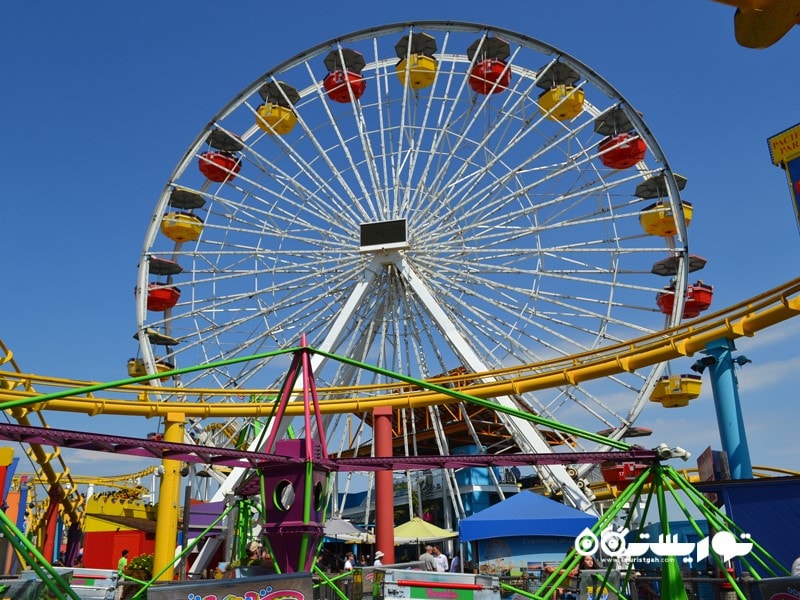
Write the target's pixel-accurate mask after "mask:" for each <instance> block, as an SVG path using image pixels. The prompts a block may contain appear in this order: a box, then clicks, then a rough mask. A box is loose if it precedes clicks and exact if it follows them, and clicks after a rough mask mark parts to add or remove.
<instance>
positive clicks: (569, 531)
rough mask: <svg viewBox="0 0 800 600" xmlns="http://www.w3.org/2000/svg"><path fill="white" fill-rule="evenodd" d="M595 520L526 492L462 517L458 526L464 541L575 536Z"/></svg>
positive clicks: (595, 519) (590, 516)
mask: <svg viewBox="0 0 800 600" xmlns="http://www.w3.org/2000/svg"><path fill="white" fill-rule="evenodd" d="M596 522H597V517H596V516H593V515H588V514H586V513H584V512H581V511H579V510H577V509H575V508H571V507H569V506H565V505H563V504H560V503H559V502H556V501H555V500H550V499H549V498H545V497H544V496H541V495H539V494H536V493H534V492H528V491H523V492H520V493H518V494H514V495H513V496H511V497H510V498H507V499H506V500H503V501H502V502H499V503H498V504H495V505H493V506H490V507H489V508H486V509H484V510H482V511H480V512H479V513H475V514H474V515H471V516H469V517H466V518H464V519H461V521H460V523H459V526H458V528H459V535H460V538H461V541H462V542H471V541H473V540H485V539H493V538H505V537H514V536H556V537H570V538H575V537H576V536H577V535H578V534H579V533H580V532H581V531H583V530H584V528H586V527H591V526H592V525H594V524H595V523H596Z"/></svg>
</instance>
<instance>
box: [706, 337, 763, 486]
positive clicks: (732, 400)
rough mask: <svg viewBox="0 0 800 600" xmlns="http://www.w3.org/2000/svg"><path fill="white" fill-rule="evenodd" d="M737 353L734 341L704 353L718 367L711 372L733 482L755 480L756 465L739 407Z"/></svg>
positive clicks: (710, 346) (715, 344)
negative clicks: (734, 354)
mask: <svg viewBox="0 0 800 600" xmlns="http://www.w3.org/2000/svg"><path fill="white" fill-rule="evenodd" d="M733 350H736V346H734V344H733V340H728V339H725V338H722V339H718V340H714V341H713V342H709V344H708V345H707V346H706V349H705V350H704V351H703V352H704V353H705V354H707V355H709V356H712V357H713V358H714V359H715V362H714V364H710V365H708V371H709V374H710V376H711V389H712V391H713V393H714V407H715V408H716V411H717V425H718V427H719V437H720V440H721V442H722V449H723V450H724V451H725V452H726V453H727V455H728V465H729V466H730V469H731V479H752V477H753V465H752V464H751V462H750V450H749V448H748V447H747V435H746V434H745V430H744V418H743V417H742V408H741V405H740V404H739V383H738V381H737V380H736V373H735V372H734V361H733V357H732V356H731V352H732V351H733Z"/></svg>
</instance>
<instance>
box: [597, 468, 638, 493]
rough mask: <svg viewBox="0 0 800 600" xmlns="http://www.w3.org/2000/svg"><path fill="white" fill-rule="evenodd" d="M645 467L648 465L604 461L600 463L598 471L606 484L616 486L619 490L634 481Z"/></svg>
mask: <svg viewBox="0 0 800 600" xmlns="http://www.w3.org/2000/svg"><path fill="white" fill-rule="evenodd" d="M647 467H648V465H644V464H639V463H634V462H623V463H616V462H605V463H602V464H601V465H600V472H601V473H602V474H603V480H604V481H605V482H606V483H607V484H609V485H613V486H616V488H617V491H620V492H621V491H622V490H624V489H625V488H627V487H628V486H629V485H630V484H631V483H633V482H634V481H636V478H637V477H639V475H641V474H642V472H643V471H644V470H645V469H647Z"/></svg>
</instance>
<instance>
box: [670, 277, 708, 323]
mask: <svg viewBox="0 0 800 600" xmlns="http://www.w3.org/2000/svg"><path fill="white" fill-rule="evenodd" d="M664 290H665V291H663V292H659V293H658V295H657V296H656V304H658V308H660V309H661V312H662V313H664V314H665V315H670V314H672V307H673V306H675V293H674V288H673V286H667V287H665V288H664ZM713 296H714V286H713V285H707V284H705V283H703V282H702V281H698V282H696V283H694V284H691V285H689V286H688V287H687V289H686V302H685V303H684V305H683V318H684V319H691V318H694V317H696V316H698V315H699V314H700V313H701V312H703V311H704V310H706V309H708V307H709V306H711V299H712V298H713Z"/></svg>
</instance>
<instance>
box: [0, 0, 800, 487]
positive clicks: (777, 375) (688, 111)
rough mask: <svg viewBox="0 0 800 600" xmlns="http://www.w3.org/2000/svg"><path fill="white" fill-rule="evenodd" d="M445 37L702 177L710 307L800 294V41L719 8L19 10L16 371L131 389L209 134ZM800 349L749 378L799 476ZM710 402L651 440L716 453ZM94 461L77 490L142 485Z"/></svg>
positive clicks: (777, 352) (8, 43) (775, 449)
mask: <svg viewBox="0 0 800 600" xmlns="http://www.w3.org/2000/svg"><path fill="white" fill-rule="evenodd" d="M434 19H436V20H455V21H468V22H476V23H484V24H487V25H494V26H497V27H502V28H507V29H512V30H515V31H518V32H520V33H523V34H526V35H528V36H531V37H534V38H537V39H540V40H542V41H544V42H547V43H549V44H551V45H554V46H556V47H558V48H561V49H563V50H564V51H565V52H567V53H569V54H571V55H572V56H574V57H576V58H577V59H579V60H581V61H582V62H584V63H585V64H587V65H588V66H590V67H591V68H593V69H594V70H596V71H597V72H598V73H599V74H601V75H602V76H603V77H605V79H607V80H608V81H609V82H611V83H612V84H613V85H614V86H615V87H616V88H617V89H618V90H620V92H621V93H622V94H623V95H624V96H625V97H626V98H628V100H630V102H631V103H632V104H633V105H634V106H635V107H636V108H637V109H638V110H639V111H640V112H641V113H643V115H644V119H645V121H646V122H647V124H648V125H649V126H650V128H651V130H652V131H653V133H654V134H655V136H656V138H657V139H658V141H659V143H660V145H661V147H662V148H663V149H664V151H665V153H666V155H667V157H668V159H669V162H670V164H671V166H672V168H673V169H674V170H675V171H676V172H678V173H680V174H682V175H684V176H686V177H687V178H688V185H687V186H686V189H685V191H684V193H683V196H684V198H685V199H686V200H689V201H691V202H692V203H693V205H694V207H695V215H694V219H693V221H692V223H691V226H690V228H689V233H690V247H691V251H692V252H693V253H696V254H700V255H702V256H704V257H705V258H706V259H707V260H708V265H707V267H706V268H705V270H704V271H703V273H702V277H703V279H704V281H706V282H707V283H711V284H713V285H714V288H715V296H714V306H713V308H722V307H724V306H728V305H730V304H733V303H736V302H739V301H742V300H744V299H746V298H749V297H751V296H754V295H756V294H758V293H760V292H763V291H766V290H767V289H770V288H773V287H775V286H777V285H779V284H781V283H783V282H785V281H788V280H789V279H792V278H794V277H796V276H797V274H798V269H797V267H796V263H795V257H796V256H797V253H798V243H799V242H800V240H798V228H797V223H796V220H795V216H794V213H793V211H792V208H791V204H790V199H789V191H788V187H787V184H786V180H785V177H784V175H783V172H782V171H781V170H780V169H778V168H776V167H774V166H772V165H771V163H770V159H769V155H768V152H767V144H766V139H767V137H769V136H771V135H773V134H775V133H777V132H779V131H781V130H783V129H785V128H787V127H790V126H792V125H794V124H796V123H798V122H800V110H798V108H797V106H798V102H797V99H798V96H800V82H799V80H798V78H797V77H796V76H794V75H793V73H794V71H795V63H796V61H797V56H798V48H800V29H798V28H795V29H794V30H793V31H791V32H790V33H789V34H788V35H787V36H786V37H785V38H784V39H783V40H781V41H780V42H779V43H778V44H776V45H775V46H773V47H772V48H769V49H766V50H760V51H754V50H748V49H745V48H741V47H739V46H738V45H737V44H736V42H735V39H734V34H733V9H731V8H730V7H728V6H725V5H722V4H717V3H715V2H712V1H710V0H673V1H671V2H660V3H656V2H642V1H641V0H619V1H608V2H597V1H596V0H576V1H574V2H570V3H544V2H535V3H534V2H505V3H497V4H493V3H487V2H475V1H473V0H462V1H460V2H455V1H453V2H449V1H448V2H445V1H436V0H430V1H428V2H424V3H407V2H393V3H388V2H374V3H369V2H358V3H355V2H340V3H336V2H324V3H323V2H318V1H316V0H311V1H306V2H303V3H298V4H292V3H282V4H275V3H265V2H256V1H252V0H240V1H237V2H228V3H221V2H208V1H206V0H192V1H191V2H188V1H178V0H176V1H172V2H158V3H156V2H151V1H145V2H138V3H108V2H99V1H97V0H89V1H85V2H80V3H60V2H54V1H44V2H35V3H27V2H4V3H1V4H0V22H2V23H3V24H4V27H3V35H2V36H0V56H2V59H0V69H1V71H0V72H1V73H2V82H3V83H2V89H3V91H2V93H1V94H0V108H1V109H2V111H1V113H2V115H3V117H4V125H3V129H2V131H3V134H4V139H5V142H4V143H2V144H0V172H2V174H3V178H2V180H3V181H2V186H1V187H0V197H2V206H3V213H2V221H0V222H2V235H1V236H0V244H1V246H0V247H1V248H2V252H3V256H4V258H5V260H4V261H3V267H4V268H3V277H2V290H3V293H2V295H0V339H2V340H3V341H4V342H5V343H6V345H8V346H9V347H10V348H11V349H12V350H13V351H14V353H15V357H16V360H17V361H18V363H19V364H20V366H21V368H22V369H23V370H25V371H29V372H34V373H39V374H46V375H53V376H60V377H68V378H76V379H91V380H98V381H109V380H116V379H120V378H123V377H125V376H126V369H125V365H126V361H127V359H128V358H129V357H130V356H133V355H134V354H135V352H136V346H135V342H134V341H133V340H132V339H131V334H132V333H133V331H134V330H135V325H136V322H135V313H134V298H133V287H134V285H135V278H136V269H137V262H138V256H139V253H140V252H141V248H142V243H143V236H144V233H145V229H146V227H147V224H148V221H149V219H150V217H151V215H152V213H153V209H154V205H155V202H156V200H157V199H158V196H159V194H160V192H161V190H162V188H163V186H164V184H165V183H166V181H167V179H168V178H169V176H170V173H171V172H172V170H173V168H174V167H175V165H176V163H177V162H178V160H179V159H180V158H181V157H182V155H183V153H184V152H185V150H186V148H187V147H188V146H189V144H190V143H191V142H192V141H193V140H194V139H195V137H196V136H197V135H198V133H199V132H200V131H201V129H202V128H203V127H204V125H205V124H206V123H207V121H208V120H209V119H210V118H211V116H213V115H214V114H215V113H216V112H217V111H218V110H219V109H220V108H221V107H222V106H223V105H224V104H225V103H227V102H228V101H229V100H230V99H231V98H232V97H233V96H234V95H235V94H236V93H238V92H239V91H240V90H241V89H242V88H244V87H245V86H246V85H247V84H249V83H250V82H251V81H253V80H254V79H256V78H257V77H258V76H259V75H261V74H262V73H264V72H265V71H267V70H268V69H269V68H271V67H273V66H275V65H277V64H278V63H279V62H281V61H283V60H285V59H286V58H288V57H290V56H293V55H295V54H297V53H298V52H300V51H302V50H304V49H306V48H308V47H310V46H313V45H316V44H318V43H321V42H323V41H326V40H328V39H331V38H335V37H337V36H339V35H343V34H346V33H349V32H351V31H355V30H359V29H363V28H367V27H370V26H378V25H382V24H386V23H395V22H405V21H415V20H434ZM798 334H800V319H795V320H790V321H788V322H786V323H783V324H781V325H779V326H777V327H774V328H773V329H771V330H769V331H766V332H763V333H761V334H759V335H757V336H755V337H754V338H752V339H747V340H741V341H737V346H738V348H739V350H740V352H741V353H743V354H746V355H747V357H749V358H750V359H751V360H752V361H753V362H752V364H749V365H746V366H745V367H744V368H743V369H742V370H741V371H738V376H739V381H740V385H741V390H740V391H741V397H742V406H743V411H744V414H745V417H746V422H747V433H748V437H749V443H750V450H751V454H752V459H753V463H754V464H757V465H770V466H776V467H784V468H795V469H796V468H800V464H798V461H797V451H796V448H795V443H794V442H795V440H796V428H797V423H798V417H800V408H798V404H797V391H796V386H797V382H798V375H797V374H798V372H800V352H799V351H798V349H797V343H796V340H797V339H798ZM691 362H692V361H691V360H689V359H686V360H685V361H683V362H681V363H679V364H675V365H674V366H673V372H680V371H687V370H688V367H689V364H691ZM705 384H706V385H705V386H704V391H703V394H702V396H701V397H700V398H699V399H698V400H695V401H694V402H693V403H692V404H691V405H690V406H689V407H688V408H686V409H673V410H666V409H663V408H661V407H660V406H658V405H651V406H648V407H647V408H646V409H645V411H644V412H643V414H642V416H641V417H640V419H639V421H638V422H637V424H638V425H641V426H644V427H650V428H652V429H654V430H655V431H656V435H655V436H654V437H653V438H651V439H652V442H653V443H652V445H656V444H657V443H658V442H660V441H666V442H668V443H670V444H672V445H680V446H683V447H685V448H687V449H689V450H690V451H692V452H693V453H694V454H695V455H697V454H698V453H699V452H700V451H702V450H703V449H704V448H705V447H706V446H708V445H712V446H713V447H715V448H719V438H718V435H717V432H716V422H715V419H714V412H713V405H712V395H711V389H710V384H709V383H708V379H707V375H706V380H705ZM48 421H49V422H50V424H51V425H53V426H63V427H67V428H72V429H81V430H94V431H104V432H106V431H108V432H115V433H125V434H130V435H143V434H144V433H146V432H147V431H151V430H154V429H155V428H156V426H157V424H156V423H148V422H146V421H145V422H143V421H141V420H138V421H136V420H134V419H127V420H125V419H122V418H115V419H111V418H108V417H95V418H91V419H90V418H88V417H85V418H82V417H75V416H69V415H53V416H48ZM644 443H645V444H646V445H649V441H647V440H645V441H644ZM80 458H81V460H85V458H86V457H80ZM88 459H89V460H87V461H86V462H83V463H78V464H73V465H72V469H73V471H74V472H76V473H82V472H84V469H86V470H91V471H92V472H100V473H109V472H112V473H113V472H121V471H124V470H125V469H129V471H131V472H132V471H135V470H138V468H139V465H140V461H131V462H128V463H126V464H123V465H119V464H117V463H115V462H113V461H112V459H111V458H110V457H99V456H92V457H88ZM78 460H79V457H76V458H75V461H76V462H78ZM692 463H693V461H692ZM126 465H130V466H126Z"/></svg>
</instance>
